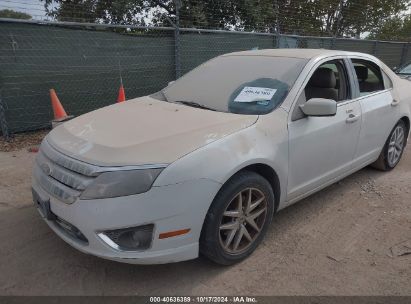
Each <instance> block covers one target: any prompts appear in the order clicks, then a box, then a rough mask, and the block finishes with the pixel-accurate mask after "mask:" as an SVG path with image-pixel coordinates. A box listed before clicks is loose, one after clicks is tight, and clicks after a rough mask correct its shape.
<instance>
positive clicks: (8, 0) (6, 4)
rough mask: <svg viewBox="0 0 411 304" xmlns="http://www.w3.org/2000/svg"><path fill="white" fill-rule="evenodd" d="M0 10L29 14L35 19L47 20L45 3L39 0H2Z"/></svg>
mask: <svg viewBox="0 0 411 304" xmlns="http://www.w3.org/2000/svg"><path fill="white" fill-rule="evenodd" d="M0 9H11V10H14V11H18V12H23V13H26V14H29V15H31V16H32V17H33V19H45V18H46V13H45V10H44V2H40V1H39V0H0Z"/></svg>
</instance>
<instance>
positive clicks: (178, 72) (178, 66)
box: [174, 0, 181, 79]
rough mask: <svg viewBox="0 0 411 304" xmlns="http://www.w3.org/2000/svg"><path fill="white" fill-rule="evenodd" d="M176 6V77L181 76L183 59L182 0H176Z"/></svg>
mask: <svg viewBox="0 0 411 304" xmlns="http://www.w3.org/2000/svg"><path fill="white" fill-rule="evenodd" d="M174 4H175V7H176V21H175V23H174V63H175V73H176V79H178V78H180V76H181V60H180V9H181V0H174Z"/></svg>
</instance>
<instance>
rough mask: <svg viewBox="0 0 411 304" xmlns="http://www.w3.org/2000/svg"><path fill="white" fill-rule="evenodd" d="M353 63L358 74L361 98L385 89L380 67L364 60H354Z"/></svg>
mask: <svg viewBox="0 0 411 304" xmlns="http://www.w3.org/2000/svg"><path fill="white" fill-rule="evenodd" d="M352 63H353V65H354V69H355V73H356V74H357V80H358V85H359V88H360V96H365V95H368V94H371V93H374V92H378V91H382V90H384V89H385V86H384V79H383V76H382V73H381V69H380V67H379V66H378V65H376V64H375V63H373V62H371V61H368V60H362V59H352Z"/></svg>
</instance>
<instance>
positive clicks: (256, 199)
mask: <svg viewBox="0 0 411 304" xmlns="http://www.w3.org/2000/svg"><path fill="white" fill-rule="evenodd" d="M273 212H274V193H273V190H272V188H271V186H270V184H269V183H268V181H267V180H266V179H265V178H263V177H262V176H260V175H258V174H257V173H254V172H247V171H245V172H241V173H239V174H237V175H235V176H234V177H233V178H231V179H230V180H229V181H228V182H227V183H226V184H225V185H224V186H223V188H222V189H221V190H220V192H219V193H218V194H217V196H216V198H215V199H214V201H213V203H212V205H211V207H210V210H209V211H208V214H207V216H206V219H205V222H204V226H203V231H202V235H201V240H200V251H201V253H202V254H203V255H205V256H206V257H208V258H209V259H211V260H213V261H214V262H216V263H219V264H223V265H231V264H234V263H237V262H239V261H241V260H243V259H245V258H246V257H248V256H249V255H250V254H251V253H252V252H253V251H254V250H255V248H256V247H257V246H258V245H259V244H260V242H261V241H262V239H263V237H264V235H265V233H266V231H267V228H268V226H269V224H270V223H271V220H272V216H273Z"/></svg>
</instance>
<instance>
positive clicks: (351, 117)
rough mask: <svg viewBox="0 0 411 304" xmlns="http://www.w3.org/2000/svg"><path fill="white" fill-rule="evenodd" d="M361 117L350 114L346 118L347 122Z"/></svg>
mask: <svg viewBox="0 0 411 304" xmlns="http://www.w3.org/2000/svg"><path fill="white" fill-rule="evenodd" d="M358 119H360V115H355V114H350V115H349V116H348V118H347V119H346V120H345V122H346V123H353V122H356V121H357V120H358Z"/></svg>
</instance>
